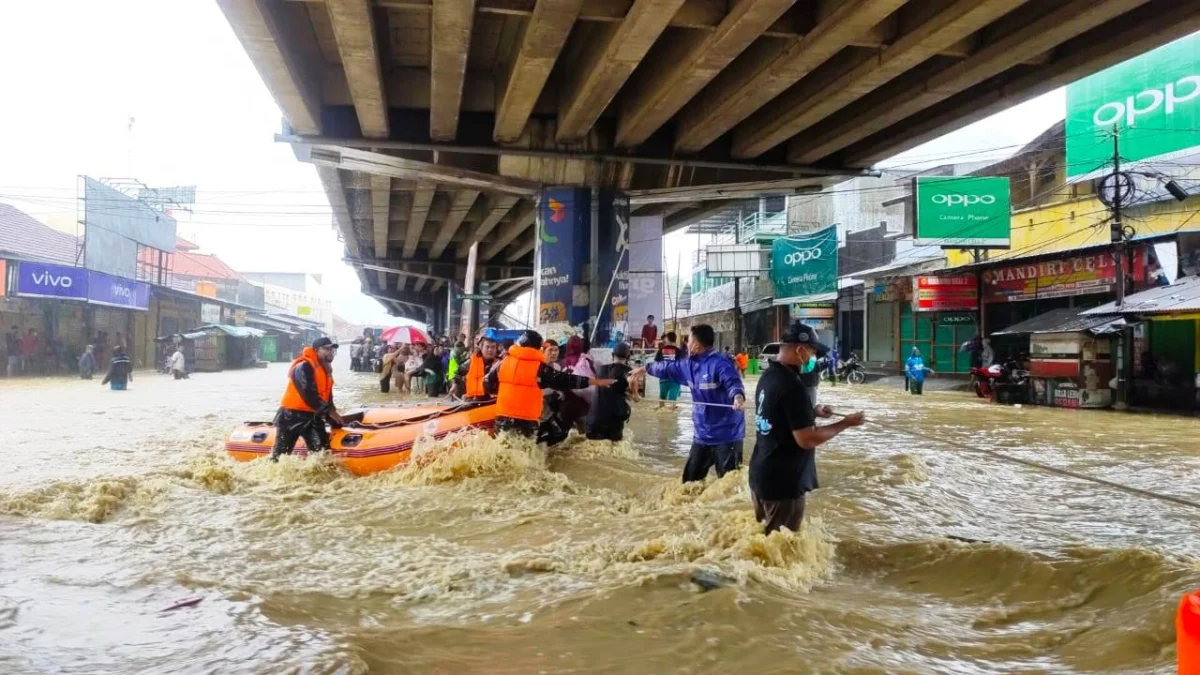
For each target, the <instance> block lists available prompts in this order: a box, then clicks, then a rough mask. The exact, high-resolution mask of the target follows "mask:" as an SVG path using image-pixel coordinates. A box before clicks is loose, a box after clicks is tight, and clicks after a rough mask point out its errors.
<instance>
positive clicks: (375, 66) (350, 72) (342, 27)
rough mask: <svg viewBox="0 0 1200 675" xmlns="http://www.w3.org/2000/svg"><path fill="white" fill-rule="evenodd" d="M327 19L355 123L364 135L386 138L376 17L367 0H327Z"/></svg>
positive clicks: (386, 117)
mask: <svg viewBox="0 0 1200 675" xmlns="http://www.w3.org/2000/svg"><path fill="white" fill-rule="evenodd" d="M325 5H326V7H328V8H329V20H330V23H332V24H333V35H334V38H335V39H336V40H337V47H338V54H339V55H340V56H341V58H342V68H344V69H345V71H346V82H347V84H348V85H349V86H350V96H351V97H352V98H353V99H354V112H355V113H356V114H357V115H358V125H359V126H360V127H361V128H362V134H363V136H364V137H366V138H387V136H388V115H387V112H388V111H387V99H386V98H385V95H384V91H383V73H382V72H381V71H380V63H379V47H378V45H377V44H376V43H375V21H374V19H373V18H372V17H371V2H370V0H328V1H327V2H326V3H325Z"/></svg>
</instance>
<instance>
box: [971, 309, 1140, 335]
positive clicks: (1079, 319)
mask: <svg viewBox="0 0 1200 675" xmlns="http://www.w3.org/2000/svg"><path fill="white" fill-rule="evenodd" d="M1123 325H1125V319H1124V318H1121V317H1114V316H1087V315H1086V313H1085V312H1081V311H1080V310H1078V309H1075V308H1072V307H1063V308H1060V309H1052V310H1050V311H1049V312H1046V313H1045V314H1039V315H1037V316H1035V317H1033V318H1032V319H1026V320H1025V321H1022V322H1021V323H1018V324H1015V325H1012V326H1009V327H1008V328H1005V329H1003V330H998V331H995V332H993V333H992V335H1023V334H1035V335H1036V334H1041V333H1082V332H1084V331H1087V332H1089V333H1095V334H1097V335H1099V334H1101V333H1108V332H1111V331H1112V330H1113V329H1114V328H1118V327H1120V326H1123Z"/></svg>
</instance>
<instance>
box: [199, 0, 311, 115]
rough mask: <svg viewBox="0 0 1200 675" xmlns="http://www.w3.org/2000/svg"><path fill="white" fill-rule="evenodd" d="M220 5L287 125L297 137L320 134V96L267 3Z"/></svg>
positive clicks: (246, 0)
mask: <svg viewBox="0 0 1200 675" xmlns="http://www.w3.org/2000/svg"><path fill="white" fill-rule="evenodd" d="M217 5H218V6H219V7H220V8H221V11H222V12H224V14H225V19H226V20H227V21H229V25H230V27H232V28H233V33H234V35H236V36H237V39H238V40H239V41H240V42H241V43H242V48H243V49H245V50H246V55H247V56H249V57H250V62H251V63H253V64H254V68H255V70H257V71H258V75H259V77H261V78H262V80H263V82H264V83H265V84H266V85H267V89H268V91H270V92H271V96H272V97H273V98H274V99H275V104H276V105H278V106H279V109H280V110H281V111H282V112H283V116H284V117H285V118H287V121H288V124H290V125H291V126H292V128H293V129H295V130H296V131H297V133H301V134H315V133H320V131H321V114H320V108H319V106H318V99H319V94H318V92H316V91H314V90H313V89H311V85H312V80H311V79H309V75H310V74H309V73H308V72H306V71H307V69H306V68H305V65H304V62H303V59H302V58H301V57H300V56H298V55H296V54H292V53H291V52H289V51H288V50H287V49H286V47H285V45H286V40H285V39H284V38H283V35H282V31H281V29H280V26H279V25H278V23H277V22H276V20H275V17H274V16H273V14H272V12H271V8H270V6H269V5H268V3H266V2H262V1H260V0H217ZM306 129H307V131H305V130H306Z"/></svg>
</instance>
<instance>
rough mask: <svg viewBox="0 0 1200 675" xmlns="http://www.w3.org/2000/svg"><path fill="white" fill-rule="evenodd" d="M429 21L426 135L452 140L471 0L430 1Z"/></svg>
mask: <svg viewBox="0 0 1200 675" xmlns="http://www.w3.org/2000/svg"><path fill="white" fill-rule="evenodd" d="M431 23H432V26H433V32H432V35H431V37H430V42H429V44H430V46H431V50H432V54H431V55H430V71H431V73H432V81H431V85H430V99H431V101H430V103H431V105H430V108H429V136H430V137H431V138H433V140H435V141H452V140H454V137H455V136H456V135H457V134H458V111H459V107H460V104H461V103H462V94H463V80H464V78H466V75H467V52H468V51H469V50H470V48H471V29H472V27H473V26H474V25H475V0H438V1H437V2H435V3H433V18H432V21H431Z"/></svg>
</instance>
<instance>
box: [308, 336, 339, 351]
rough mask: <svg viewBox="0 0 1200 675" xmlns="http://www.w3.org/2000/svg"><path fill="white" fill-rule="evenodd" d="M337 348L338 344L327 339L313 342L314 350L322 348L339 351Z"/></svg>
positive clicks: (321, 338) (318, 339)
mask: <svg viewBox="0 0 1200 675" xmlns="http://www.w3.org/2000/svg"><path fill="white" fill-rule="evenodd" d="M337 346H338V345H337V343H336V342H334V341H333V340H330V339H329V338H327V337H319V338H317V339H316V340H313V343H312V348H313V349H320V348H321V347H333V348H334V349H337Z"/></svg>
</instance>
